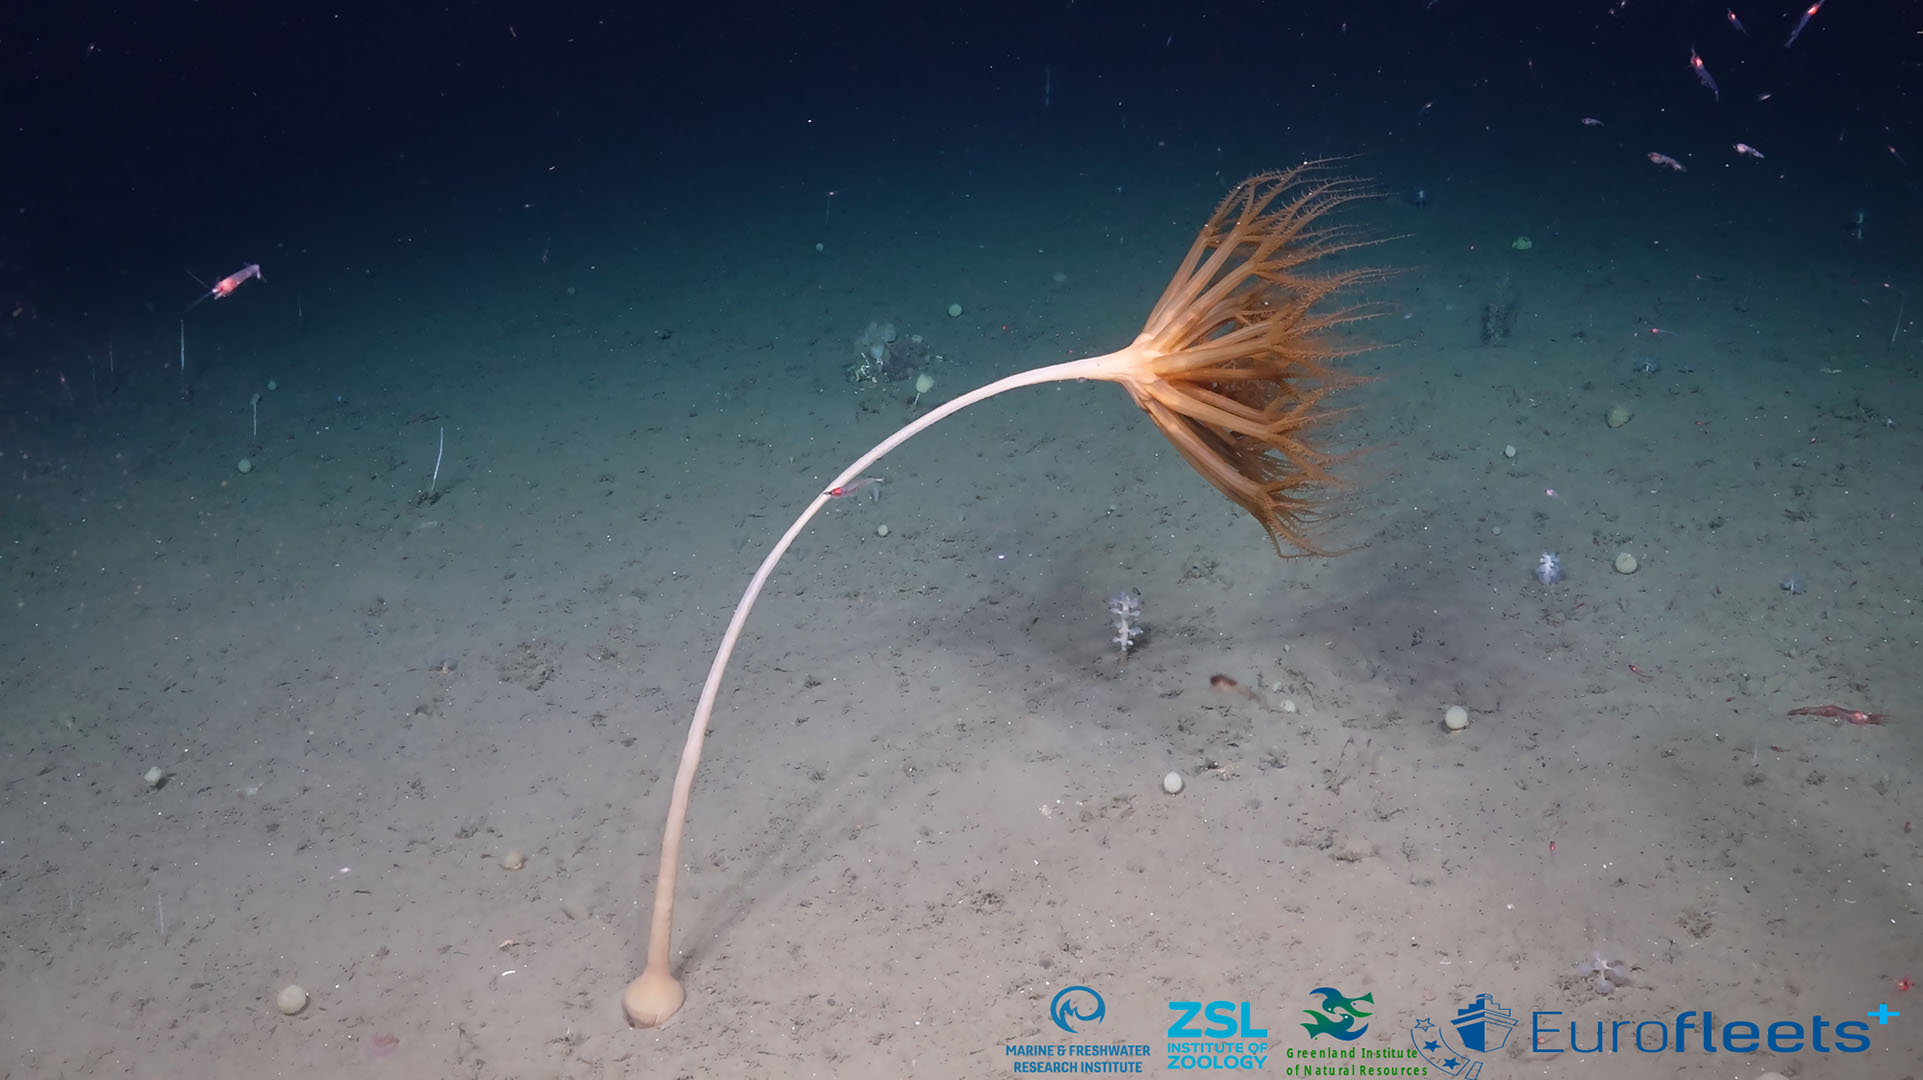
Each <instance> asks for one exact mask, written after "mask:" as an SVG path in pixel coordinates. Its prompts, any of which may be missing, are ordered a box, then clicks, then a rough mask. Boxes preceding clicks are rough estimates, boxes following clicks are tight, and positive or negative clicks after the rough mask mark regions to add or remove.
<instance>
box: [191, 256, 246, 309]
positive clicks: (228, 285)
mask: <svg viewBox="0 0 1923 1080" xmlns="http://www.w3.org/2000/svg"><path fill="white" fill-rule="evenodd" d="M258 277H260V264H259V263H248V264H247V265H246V266H243V267H241V268H240V269H238V270H236V271H234V272H233V273H231V274H228V275H227V276H226V277H224V278H221V279H220V280H219V281H216V282H214V284H213V286H212V287H210V288H209V289H208V290H207V292H206V294H205V295H203V296H201V298H200V300H195V301H194V302H193V303H191V304H189V305H187V310H188V311H192V310H194V309H195V308H196V307H199V306H200V301H201V300H206V299H209V298H212V299H220V298H222V297H226V296H232V295H233V293H234V290H235V289H238V288H240V285H241V282H243V281H246V280H247V279H248V278H258ZM194 280H195V281H200V279H199V278H194ZM263 280H264V279H263ZM200 283H201V284H202V285H205V284H207V283H206V282H204V281H201V282H200Z"/></svg>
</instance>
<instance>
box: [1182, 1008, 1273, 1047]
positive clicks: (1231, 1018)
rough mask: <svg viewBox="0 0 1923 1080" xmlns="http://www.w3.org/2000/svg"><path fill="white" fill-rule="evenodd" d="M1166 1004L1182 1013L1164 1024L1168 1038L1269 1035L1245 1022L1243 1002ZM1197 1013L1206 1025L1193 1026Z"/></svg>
mask: <svg viewBox="0 0 1923 1080" xmlns="http://www.w3.org/2000/svg"><path fill="white" fill-rule="evenodd" d="M1168 1007H1169V1011H1170V1012H1177V1013H1181V1014H1182V1015H1181V1016H1180V1017H1178V1018H1177V1019H1176V1021H1175V1022H1174V1023H1173V1024H1170V1025H1169V1026H1168V1037H1169V1038H1171V1039H1262V1038H1267V1037H1268V1034H1269V1029H1268V1028H1259V1027H1256V1026H1255V1025H1254V1024H1253V1023H1251V1022H1250V1021H1249V1003H1248V1002H1246V1001H1211V1002H1209V1003H1208V1004H1207V1005H1204V1004H1202V1003H1201V1002H1199V1001H1171V1002H1169V1003H1168ZM1238 1008H1240V1010H1241V1013H1240V1015H1239V1016H1238V1015H1237V1012H1236V1010H1237V1009H1238ZM1198 1016H1199V1017H1203V1018H1205V1019H1207V1020H1208V1021H1209V1024H1208V1026H1207V1027H1197V1026H1195V1018H1196V1017H1198Z"/></svg>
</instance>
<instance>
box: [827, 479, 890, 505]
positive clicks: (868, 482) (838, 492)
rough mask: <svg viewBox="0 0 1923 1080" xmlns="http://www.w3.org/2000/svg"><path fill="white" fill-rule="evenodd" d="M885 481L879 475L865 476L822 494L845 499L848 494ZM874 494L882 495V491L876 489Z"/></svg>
mask: <svg viewBox="0 0 1923 1080" xmlns="http://www.w3.org/2000/svg"><path fill="white" fill-rule="evenodd" d="M883 482H884V480H883V478H882V477H879V476H864V477H862V478H861V479H859V480H850V481H848V482H847V483H845V484H842V485H840V486H838V487H831V488H829V489H828V490H827V491H824V492H822V494H823V495H826V496H828V497H829V498H831V499H845V498H847V497H848V496H850V495H853V494H854V493H855V492H857V491H861V490H863V489H865V488H872V487H874V486H875V485H876V484H880V483H883ZM872 494H874V495H880V494H881V492H880V491H875V492H872Z"/></svg>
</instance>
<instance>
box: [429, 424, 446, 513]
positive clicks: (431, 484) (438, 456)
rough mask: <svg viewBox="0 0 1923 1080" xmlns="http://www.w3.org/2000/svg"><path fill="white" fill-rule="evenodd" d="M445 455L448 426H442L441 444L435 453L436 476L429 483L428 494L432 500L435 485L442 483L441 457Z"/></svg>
mask: <svg viewBox="0 0 1923 1080" xmlns="http://www.w3.org/2000/svg"><path fill="white" fill-rule="evenodd" d="M445 453H447V425H446V424H442V425H441V444H440V446H439V447H438V448H437V449H435V451H434V475H433V476H432V477H430V478H429V479H428V481H427V494H428V497H429V498H432V497H433V495H434V488H435V485H437V484H439V483H440V482H441V455H442V454H445Z"/></svg>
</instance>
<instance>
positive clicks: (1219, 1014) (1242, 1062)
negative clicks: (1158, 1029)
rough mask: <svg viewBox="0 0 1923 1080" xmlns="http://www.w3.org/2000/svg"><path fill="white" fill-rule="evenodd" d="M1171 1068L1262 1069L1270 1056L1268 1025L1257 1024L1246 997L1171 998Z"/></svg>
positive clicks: (1168, 1046) (1169, 1058) (1169, 1027)
mask: <svg viewBox="0 0 1923 1080" xmlns="http://www.w3.org/2000/svg"><path fill="white" fill-rule="evenodd" d="M1168 1008H1169V1011H1170V1012H1172V1013H1174V1014H1176V1015H1175V1020H1174V1021H1173V1022H1171V1023H1170V1024H1169V1026H1168V1045H1167V1047H1166V1049H1167V1051H1168V1068H1169V1071H1171V1072H1178V1071H1181V1070H1184V1069H1208V1070H1215V1069H1243V1070H1253V1069H1260V1068H1261V1067H1262V1066H1264V1065H1266V1064H1268V1060H1269V1029H1268V1028H1265V1027H1256V1026H1255V1021H1254V1019H1253V1018H1252V1017H1251V1016H1250V1007H1249V1003H1248V1002H1246V1001H1221V1000H1216V1001H1171V1002H1169V1003H1168Z"/></svg>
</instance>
